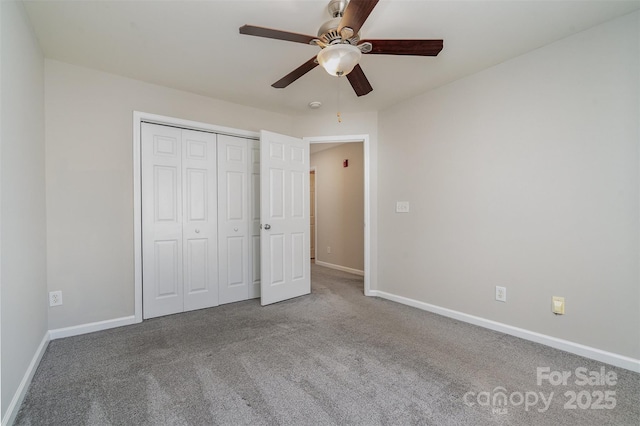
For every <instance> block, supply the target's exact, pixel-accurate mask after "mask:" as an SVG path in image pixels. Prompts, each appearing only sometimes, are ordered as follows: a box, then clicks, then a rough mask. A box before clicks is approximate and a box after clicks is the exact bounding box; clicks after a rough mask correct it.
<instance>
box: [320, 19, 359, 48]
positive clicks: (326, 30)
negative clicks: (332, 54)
mask: <svg viewBox="0 0 640 426" xmlns="http://www.w3.org/2000/svg"><path fill="white" fill-rule="evenodd" d="M341 20H342V18H341V17H337V18H333V19H329V20H328V21H327V22H325V23H324V24H322V25H321V26H320V28H319V29H318V39H320V41H322V42H323V43H324V44H326V45H331V44H338V43H349V44H351V45H353V46H356V45H357V44H358V42H359V41H360V34H354V35H353V36H352V37H350V38H346V39H343V38H342V35H341V34H340V33H339V32H338V26H339V25H340V21H341Z"/></svg>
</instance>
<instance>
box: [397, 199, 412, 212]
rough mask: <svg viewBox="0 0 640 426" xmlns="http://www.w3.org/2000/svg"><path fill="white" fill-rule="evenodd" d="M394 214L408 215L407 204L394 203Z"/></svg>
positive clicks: (402, 202)
mask: <svg viewBox="0 0 640 426" xmlns="http://www.w3.org/2000/svg"><path fill="white" fill-rule="evenodd" d="M396 213H409V202H408V201H396Z"/></svg>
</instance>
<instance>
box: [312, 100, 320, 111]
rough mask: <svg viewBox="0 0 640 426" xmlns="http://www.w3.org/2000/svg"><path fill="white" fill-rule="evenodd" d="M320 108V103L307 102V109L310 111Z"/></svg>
mask: <svg viewBox="0 0 640 426" xmlns="http://www.w3.org/2000/svg"><path fill="white" fill-rule="evenodd" d="M321 106H322V102H320V101H311V102H309V108H311V109H318V108H320V107H321Z"/></svg>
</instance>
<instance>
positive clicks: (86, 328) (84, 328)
mask: <svg viewBox="0 0 640 426" xmlns="http://www.w3.org/2000/svg"><path fill="white" fill-rule="evenodd" d="M138 322H139V321H136V317H135V315H131V316H128V317H122V318H114V319H110V320H105V321H98V322H91V323H89V324H81V325H75V326H73V327H64V328H57V329H55V330H49V336H50V337H51V340H55V339H62V338H63V337H71V336H79V335H81V334H87V333H93V332H94V331H102V330H108V329H110V328H116V327H122V326H124V325H131V324H136V323H138Z"/></svg>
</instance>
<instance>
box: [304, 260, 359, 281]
mask: <svg viewBox="0 0 640 426" xmlns="http://www.w3.org/2000/svg"><path fill="white" fill-rule="evenodd" d="M316 265H319V266H324V267H325V268H330V269H336V270H338V271H342V272H348V273H350V274H355V275H360V276H361V277H364V271H361V270H359V269H353V268H348V267H346V266H340V265H334V264H333V263H327V262H323V261H321V260H317V259H316Z"/></svg>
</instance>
